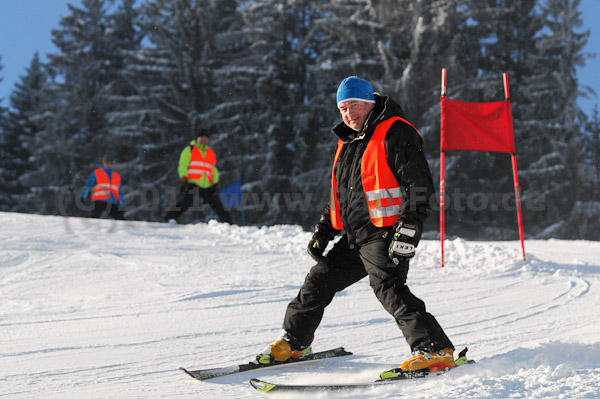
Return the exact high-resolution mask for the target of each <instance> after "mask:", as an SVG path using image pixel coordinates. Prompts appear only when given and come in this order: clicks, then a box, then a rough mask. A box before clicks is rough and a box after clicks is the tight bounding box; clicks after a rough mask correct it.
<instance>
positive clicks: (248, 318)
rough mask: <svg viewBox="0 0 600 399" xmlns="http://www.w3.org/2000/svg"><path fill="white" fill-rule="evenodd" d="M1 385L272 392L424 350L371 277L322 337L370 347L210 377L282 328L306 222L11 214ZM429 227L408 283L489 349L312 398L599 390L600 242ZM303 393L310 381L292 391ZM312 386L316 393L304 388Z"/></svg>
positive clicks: (330, 311) (79, 390)
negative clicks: (437, 371) (421, 374)
mask: <svg viewBox="0 0 600 399" xmlns="http://www.w3.org/2000/svg"><path fill="white" fill-rule="evenodd" d="M0 225H1V226H2V228H1V230H0V298H1V301H2V306H0V397H10V398H13V397H14V398H45V399H51V398H60V399H65V398H74V399H75V398H77V399H81V398H86V399H91V398H103V399H105V398H113V399H114V398H127V399H130V398H255V397H260V396H261V394H260V393H258V392H256V391H254V390H253V389H252V388H251V387H250V385H249V384H248V382H247V381H248V379H249V378H252V377H254V378H262V379H265V380H268V381H273V382H285V383H292V384H296V383H297V384H302V383H339V382H347V381H352V382H358V381H370V380H373V379H376V378H377V376H378V375H379V373H380V372H381V371H383V370H385V369H388V368H390V367H395V366H397V365H398V364H399V363H400V362H401V361H402V360H404V359H405V358H406V357H408V356H409V355H410V349H409V347H408V345H407V344H406V342H405V341H404V339H403V337H402V335H401V333H400V331H399V330H398V328H397V327H396V325H395V323H394V321H393V320H392V318H391V317H390V315H388V314H387V313H386V312H385V311H384V310H383V308H382V307H381V305H380V304H379V302H378V301H377V299H376V298H375V296H374V295H373V293H372V291H371V288H370V287H369V284H368V281H367V279H364V280H362V281H360V282H358V283H357V284H355V285H354V286H352V287H350V288H348V289H347V290H346V291H344V292H342V293H339V294H338V295H337V296H336V298H335V299H334V301H333V303H332V304H331V305H330V306H329V307H328V308H327V311H326V313H325V317H324V319H323V322H322V324H321V326H320V328H319V329H318V330H317V332H316V337H315V340H314V343H313V347H314V350H315V351H319V350H324V349H329V348H333V347H337V346H344V347H345V348H346V349H347V350H349V351H352V352H353V353H354V355H353V356H350V357H345V358H338V359H329V360H324V361H319V362H312V363H306V364H297V365H293V366H286V367H283V368H278V369H271V370H269V369H266V370H258V371H252V372H248V373H243V374H237V375H232V376H228V377H222V378H217V379H214V380H210V381H205V382H199V381H196V380H194V379H192V378H190V377H188V376H186V375H185V374H183V373H182V372H181V371H179V370H178V367H180V366H185V367H189V368H192V369H195V368H207V367H217V366H225V365H229V364H239V363H245V362H247V361H248V360H250V359H251V358H252V356H253V355H255V354H256V353H258V352H259V351H260V350H261V349H262V348H263V347H264V346H265V345H266V344H268V343H270V342H272V341H273V340H274V339H275V338H276V337H277V336H278V334H279V331H280V326H281V322H282V318H283V314H284V311H285V308H286V306H287V303H288V302H289V301H290V300H291V299H292V298H293V297H294V296H295V295H296V293H297V291H298V288H299V287H300V285H301V284H302V282H303V280H304V276H305V275H306V273H307V272H308V270H309V268H310V267H311V266H312V263H313V262H312V261H311V259H310V258H309V256H308V255H307V254H306V251H305V247H306V244H307V242H308V240H309V239H310V236H311V234H310V233H307V232H304V231H302V229H301V228H300V227H297V226H273V227H263V228H258V227H239V226H229V225H226V224H220V223H216V222H210V223H208V224H196V225H173V224H159V223H145V222H131V221H125V222H122V221H112V220H91V219H79V218H63V217H54V216H38V215H24V214H15V213H0ZM525 247H526V250H527V260H526V261H523V260H522V258H521V250H520V245H519V243H518V242H517V241H512V242H469V241H464V240H461V239H455V240H449V241H447V243H446V254H447V256H446V267H445V268H443V269H442V268H440V267H439V263H440V258H439V242H436V241H423V242H421V244H420V246H419V248H418V252H417V257H416V258H415V259H414V260H413V261H412V263H411V270H410V272H409V279H408V284H409V286H410V288H411V290H412V291H413V292H414V293H415V294H416V295H417V296H419V297H420V298H422V299H423V300H424V301H425V303H426V304H427V307H428V310H429V311H430V312H431V313H433V314H434V315H435V316H436V317H437V319H438V321H439V322H440V324H441V325H442V326H443V327H444V328H445V330H446V333H447V334H448V335H449V336H450V338H451V339H452V341H453V342H454V345H455V346H456V348H457V349H459V350H460V349H462V348H463V347H465V346H466V347H468V348H469V355H470V357H471V358H472V359H474V360H476V361H477V363H476V364H474V365H470V366H465V367H461V368H460V369H456V370H453V371H452V372H450V373H448V374H445V375H443V376H439V377H435V378H429V379H425V380H415V381H402V382H399V383H398V384H393V385H389V386H385V387H377V388H373V389H369V390H362V391H351V392H347V391H346V392H343V393H323V394H319V395H311V397H313V398H321V397H322V398H330V397H331V398H334V397H340V398H342V397H343V398H442V397H443V398H466V397H468V398H577V399H579V398H586V399H587V398H589V399H592V398H598V397H600V317H599V314H600V311H599V309H600V243H598V242H586V241H558V240H548V241H526V242H525ZM286 397H293V396H289V395H288V396H286ZM297 397H301V396H297Z"/></svg>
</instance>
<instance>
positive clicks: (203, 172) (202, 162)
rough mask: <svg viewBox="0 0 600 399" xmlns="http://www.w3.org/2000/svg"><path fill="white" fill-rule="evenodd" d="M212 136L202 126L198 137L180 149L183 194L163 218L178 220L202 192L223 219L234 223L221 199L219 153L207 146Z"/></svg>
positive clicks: (181, 189) (180, 176) (180, 175)
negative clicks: (195, 196)
mask: <svg viewBox="0 0 600 399" xmlns="http://www.w3.org/2000/svg"><path fill="white" fill-rule="evenodd" d="M209 138H210V131H209V130H208V129H204V128H200V129H199V130H198V132H197V138H196V139H195V140H192V141H191V142H190V144H189V145H188V146H186V147H185V148H184V149H183V151H181V155H180V157H179V167H178V172H179V182H180V192H181V194H182V195H181V199H180V200H179V201H178V202H177V204H176V205H175V207H172V208H171V209H170V210H169V211H168V212H167V214H166V215H165V216H164V217H163V221H164V222H169V221H171V220H174V221H177V219H178V218H179V216H181V214H182V213H183V212H185V211H186V210H187V209H188V208H189V207H190V206H191V205H192V204H193V203H194V195H200V197H202V199H203V200H204V201H205V202H206V203H207V204H209V205H210V206H211V207H212V209H213V210H214V211H215V213H216V214H217V216H218V218H219V220H220V221H221V222H224V223H231V215H230V214H229V212H227V211H226V210H225V207H224V206H223V203H222V202H221V200H220V199H219V170H218V169H217V166H216V164H217V157H216V155H215V152H214V151H213V150H212V149H211V148H210V147H209V146H208V142H209ZM196 193H197V194H196Z"/></svg>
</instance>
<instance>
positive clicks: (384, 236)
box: [252, 76, 456, 378]
mask: <svg viewBox="0 0 600 399" xmlns="http://www.w3.org/2000/svg"><path fill="white" fill-rule="evenodd" d="M337 107H338V110H339V111H340V113H341V117H342V122H340V123H339V124H338V125H337V126H335V127H334V129H333V133H334V134H335V135H336V137H337V138H338V144H337V150H336V152H335V157H334V159H333V169H332V173H331V177H330V179H331V193H330V194H331V195H330V201H329V204H328V205H327V206H326V207H325V210H324V212H323V213H322V215H321V218H320V220H319V222H318V223H317V225H316V229H315V232H314V235H313V237H312V239H311V240H310V242H309V245H308V253H309V254H310V256H311V257H312V258H314V259H315V261H316V262H317V264H316V265H315V266H313V267H312V268H311V269H310V272H309V273H308V275H307V276H306V279H305V281H304V284H303V285H302V287H301V288H300V292H299V293H298V296H297V297H296V298H295V299H293V300H292V301H291V302H290V303H289V305H288V307H287V311H286V313H285V317H284V320H283V331H282V335H281V337H280V338H278V339H277V340H276V341H275V342H274V343H272V344H270V345H268V346H267V347H266V348H265V349H264V350H263V351H262V352H261V353H260V354H258V355H257V356H256V359H255V360H253V361H252V363H255V364H256V365H257V366H259V365H261V364H271V363H277V362H285V361H288V360H289V359H290V358H298V357H303V356H307V355H308V354H310V353H311V352H312V350H311V343H312V340H313V337H314V333H315V330H316V329H317V327H318V326H319V324H320V322H321V319H322V317H323V313H324V310H325V308H326V307H327V305H329V303H330V302H331V301H332V300H333V298H334V295H335V294H336V293H337V292H340V291H342V290H344V289H345V288H346V287H348V286H350V285H352V284H354V283H356V282H357V281H359V280H361V279H362V278H364V277H366V276H368V277H369V283H370V285H371V287H372V288H373V291H374V293H375V296H376V297H377V299H379V301H380V302H381V304H382V305H383V307H384V308H385V310H387V311H388V312H389V313H390V314H391V315H392V316H393V317H394V319H395V321H396V323H397V325H398V327H399V328H400V330H401V331H402V333H403V334H404V337H405V338H406V341H407V342H408V344H409V345H410V348H411V350H412V354H413V356H412V357H410V358H409V359H407V360H406V361H405V362H403V363H402V364H400V366H399V367H398V368H396V369H392V370H389V371H385V372H383V373H382V374H381V378H394V377H398V376H399V374H402V373H411V372H414V371H416V370H421V369H427V368H431V369H436V368H442V369H444V368H450V367H455V366H456V364H455V362H454V346H453V345H452V342H450V340H449V339H448V337H447V336H446V334H445V333H444V331H443V329H442V327H441V326H440V325H439V324H438V322H437V321H436V319H435V318H434V317H433V316H432V315H431V314H430V313H427V311H426V310H425V304H424V303H423V301H422V300H420V299H419V298H417V297H416V296H415V295H413V294H412V293H411V292H410V290H409V289H408V287H407V286H406V277H407V274H408V268H409V259H410V258H412V257H413V256H414V255H415V248H416V246H417V245H418V243H419V239H420V238H421V233H422V230H423V223H424V221H425V218H426V216H427V212H428V210H429V208H430V205H429V199H430V197H431V196H432V195H433V194H434V192H435V189H434V186H433V180H432V177H431V171H430V169H429V165H428V163H427V160H426V159H425V155H424V153H423V141H422V139H421V137H420V135H419V133H418V132H417V130H416V128H415V127H414V126H413V125H412V124H410V123H409V122H408V121H407V120H406V119H404V112H403V111H402V109H401V107H400V106H399V105H398V104H397V103H396V102H394V101H393V100H392V99H391V98H389V97H387V96H383V95H380V94H378V93H373V88H372V86H371V84H370V83H369V82H367V81H365V80H363V79H360V78H358V77H356V76H351V77H348V78H346V79H344V81H342V83H341V84H340V86H339V88H338V91H337ZM314 151H322V149H320V148H315V149H314ZM340 234H343V235H342V237H341V238H340V239H339V241H338V242H337V243H335V245H333V248H332V249H331V250H330V251H329V252H328V253H327V255H326V256H325V255H324V251H325V249H326V247H327V245H328V243H329V241H331V240H333V239H334V238H335V237H336V236H338V235H340Z"/></svg>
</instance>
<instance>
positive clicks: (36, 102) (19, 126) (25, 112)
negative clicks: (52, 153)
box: [0, 52, 50, 212]
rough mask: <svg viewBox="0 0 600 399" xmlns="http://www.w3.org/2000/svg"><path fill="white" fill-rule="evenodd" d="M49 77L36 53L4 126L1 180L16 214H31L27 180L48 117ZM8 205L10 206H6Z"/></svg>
mask: <svg viewBox="0 0 600 399" xmlns="http://www.w3.org/2000/svg"><path fill="white" fill-rule="evenodd" d="M47 86H48V74H47V73H46V70H45V66H44V65H43V64H42V63H41V61H40V59H39V55H38V53H37V52H36V53H35V54H34V56H33V59H32V60H31V63H30V65H29V67H28V68H27V69H26V71H25V75H24V76H22V77H21V80H20V82H17V83H16V84H15V87H14V90H13V92H12V93H11V96H10V103H11V107H10V111H9V112H8V113H7V115H6V119H5V123H4V124H3V126H4V134H3V137H4V140H3V147H4V149H5V151H6V154H5V155H6V156H5V155H4V154H3V156H2V165H3V166H2V168H1V170H0V175H2V177H1V179H2V180H3V181H5V183H6V185H5V187H4V188H5V190H4V189H3V190H2V191H3V192H4V193H6V196H5V197H4V200H5V201H8V203H9V205H8V208H7V209H6V210H10V211H13V212H15V211H16V212H28V211H30V209H29V207H28V205H31V204H29V203H28V201H26V196H25V194H26V193H27V192H28V191H29V190H28V184H27V181H26V179H25V177H26V176H27V172H28V171H30V170H31V169H32V164H31V160H30V157H31V154H32V153H33V151H34V149H35V147H34V140H35V135H36V134H37V133H38V132H39V131H41V130H43V128H44V123H45V121H46V120H47V119H48V115H46V116H44V114H43V113H42V112H40V111H42V110H45V109H46V107H45V104H46V103H47V102H48V101H50V99H49V98H48V91H47ZM4 204H5V205H6V204H7V203H6V202H4Z"/></svg>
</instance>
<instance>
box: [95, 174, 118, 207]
mask: <svg viewBox="0 0 600 399" xmlns="http://www.w3.org/2000/svg"><path fill="white" fill-rule="evenodd" d="M94 175H95V176H96V185H94V188H93V189H92V201H109V200H110V195H111V194H112V195H113V197H114V199H115V201H116V203H119V187H120V186H121V175H119V174H118V173H117V172H115V171H114V170H113V171H112V173H111V178H110V179H109V178H108V174H106V171H105V170H104V169H102V168H98V169H96V170H94Z"/></svg>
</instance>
